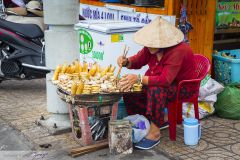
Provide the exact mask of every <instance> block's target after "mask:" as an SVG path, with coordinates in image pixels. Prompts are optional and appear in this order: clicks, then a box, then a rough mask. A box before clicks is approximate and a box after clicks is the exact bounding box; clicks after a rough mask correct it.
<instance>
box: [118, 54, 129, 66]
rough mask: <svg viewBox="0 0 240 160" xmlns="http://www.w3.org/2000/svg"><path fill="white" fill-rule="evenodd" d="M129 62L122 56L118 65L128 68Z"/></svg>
mask: <svg viewBox="0 0 240 160" xmlns="http://www.w3.org/2000/svg"><path fill="white" fill-rule="evenodd" d="M127 62H128V60H127V58H126V57H123V56H120V57H118V59H117V64H118V66H119V67H122V66H126V65H127Z"/></svg>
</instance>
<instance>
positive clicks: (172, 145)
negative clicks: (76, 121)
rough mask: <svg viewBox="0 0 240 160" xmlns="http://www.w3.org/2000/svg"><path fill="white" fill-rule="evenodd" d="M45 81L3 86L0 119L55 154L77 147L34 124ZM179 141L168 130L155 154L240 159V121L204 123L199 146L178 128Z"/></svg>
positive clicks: (67, 138)
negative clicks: (187, 142) (191, 143)
mask: <svg viewBox="0 0 240 160" xmlns="http://www.w3.org/2000/svg"><path fill="white" fill-rule="evenodd" d="M45 87H46V86H45V79H41V80H31V81H6V82H3V83H1V84H0V119H1V120H3V121H4V122H6V123H8V124H9V125H10V126H12V127H13V128H15V129H17V130H19V131H20V132H22V133H23V134H24V136H25V137H26V138H27V139H28V140H29V141H30V142H31V143H33V145H34V146H35V147H34V148H35V149H36V150H41V149H40V148H39V144H44V143H50V144H51V145H52V147H51V148H49V149H52V150H58V149H67V148H71V147H77V146H78V144H77V143H76V142H75V141H74V140H73V138H72V136H71V133H67V134H62V135H57V136H52V135H50V134H49V133H48V131H47V130H46V129H44V128H42V127H41V126H37V125H36V124H35V120H36V119H38V118H39V117H40V115H41V114H44V115H45V116H48V115H49V113H48V112H47V110H46V93H45ZM177 135H178V137H177V141H176V142H172V141H170V140H169V138H168V129H166V130H164V131H163V132H162V136H163V138H162V139H161V143H160V145H158V146H157V147H156V148H155V149H154V150H155V151H158V152H160V153H162V154H164V155H166V156H167V157H169V158H171V159H183V160H188V159H189V160H195V159H196V160H197V159H208V160H232V159H236V160H237V159H240V121H233V120H225V119H220V118H218V117H216V116H212V117H209V118H207V119H205V120H203V121H202V138H201V140H200V143H199V145H198V146H195V147H188V146H186V145H184V143H183V129H182V127H181V126H179V127H178V133H177Z"/></svg>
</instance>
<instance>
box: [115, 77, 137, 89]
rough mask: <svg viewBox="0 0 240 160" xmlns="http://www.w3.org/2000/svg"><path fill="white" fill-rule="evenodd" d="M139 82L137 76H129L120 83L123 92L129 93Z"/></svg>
mask: <svg viewBox="0 0 240 160" xmlns="http://www.w3.org/2000/svg"><path fill="white" fill-rule="evenodd" d="M137 81H138V76H137V75H136V74H127V75H125V76H124V77H123V78H122V79H121V80H120V81H119V85H120V86H119V87H120V90H121V91H123V92H127V91H129V90H130V89H131V88H132V86H133V85H134V84H135V83H136V82H137Z"/></svg>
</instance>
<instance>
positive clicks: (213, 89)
mask: <svg viewBox="0 0 240 160" xmlns="http://www.w3.org/2000/svg"><path fill="white" fill-rule="evenodd" d="M223 90H224V86H223V85H221V84H220V83H218V82H217V81H215V80H214V79H212V78H211V77H210V75H207V76H206V77H205V78H204V79H203V80H202V82H201V86H200V89H199V100H200V101H207V100H205V98H206V97H208V96H210V95H214V94H219V93H220V92H222V91H223Z"/></svg>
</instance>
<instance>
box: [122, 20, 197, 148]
mask: <svg viewBox="0 0 240 160" xmlns="http://www.w3.org/2000/svg"><path fill="white" fill-rule="evenodd" d="M183 38H184V35H183V33H182V32H181V31H180V30H178V29H177V28H176V27H175V26H174V25H172V24H170V23H169V22H167V21H166V20H164V19H162V18H161V17H158V18H156V19H155V20H154V21H152V22H151V23H149V24H148V25H146V26H145V27H143V28H142V29H140V30H139V31H138V32H136V33H135V35H134V40H135V42H136V43H138V44H140V45H142V46H144V48H143V49H142V50H140V51H139V52H138V53H137V54H136V55H134V56H132V57H128V58H125V57H122V56H120V57H119V58H118V65H119V66H123V67H127V68H128V69H140V68H141V67H142V66H145V65H148V66H149V69H148V70H147V71H146V73H145V75H144V76H140V75H135V74H128V75H126V76H124V77H123V78H122V79H121V80H120V82H119V84H120V86H121V88H122V90H123V91H124V90H129V89H130V88H131V87H132V86H133V84H135V83H137V82H141V83H142V85H143V94H142V95H131V96H127V95H126V96H124V103H125V105H126V108H127V112H128V114H130V115H131V114H141V115H144V116H146V117H147V118H148V119H149V120H150V122H151V127H150V131H149V133H148V135H147V136H146V137H145V138H144V139H142V140H141V141H140V142H138V143H137V144H135V147H136V148H139V149H150V148H152V147H154V146H156V145H157V144H158V143H159V142H160V129H159V128H160V127H161V126H162V125H163V123H164V109H165V108H167V106H168V105H169V104H170V103H171V102H173V101H174V98H175V96H176V91H177V84H178V83H179V82H180V81H181V80H187V79H192V78H193V77H194V71H195V63H194V55H193V52H192V50H191V49H190V47H189V46H188V45H186V44H185V43H183V42H182V41H183ZM170 114H171V113H170Z"/></svg>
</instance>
